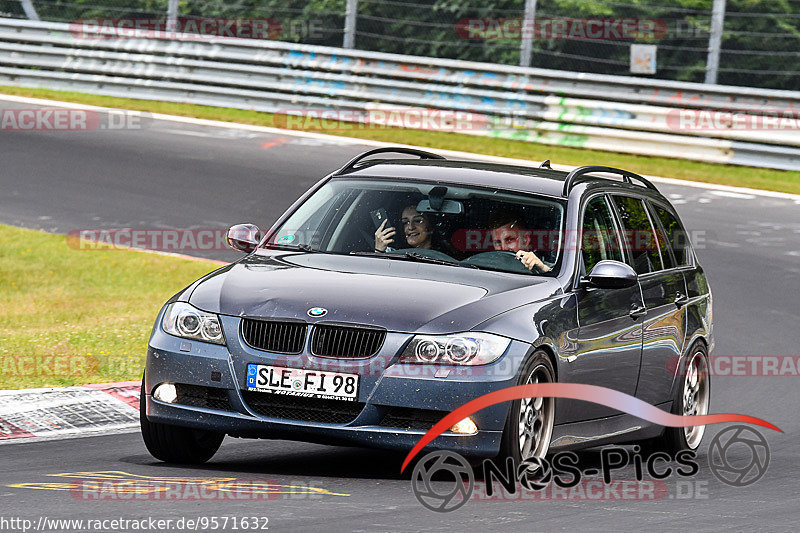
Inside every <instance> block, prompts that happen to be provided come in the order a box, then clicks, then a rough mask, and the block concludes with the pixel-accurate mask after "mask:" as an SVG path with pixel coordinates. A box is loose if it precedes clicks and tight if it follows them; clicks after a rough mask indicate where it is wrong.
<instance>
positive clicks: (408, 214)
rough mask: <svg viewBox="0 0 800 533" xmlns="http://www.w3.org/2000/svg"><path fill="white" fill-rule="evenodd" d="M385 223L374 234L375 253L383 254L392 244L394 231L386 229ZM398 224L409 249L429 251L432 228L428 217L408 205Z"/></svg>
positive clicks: (414, 206)
mask: <svg viewBox="0 0 800 533" xmlns="http://www.w3.org/2000/svg"><path fill="white" fill-rule="evenodd" d="M387 222H388V221H387V220H384V221H383V223H382V224H381V225H380V227H379V228H378V230H377V231H376V232H375V251H376V252H385V251H386V249H387V248H388V247H389V245H390V244H392V243H393V242H394V238H393V237H394V235H395V233H396V231H395V229H394V228H393V227H389V228H387V227H386V223H387ZM400 224H402V226H403V233H404V234H405V237H406V242H407V243H408V247H409V248H427V249H430V247H431V240H432V238H433V227H432V225H431V221H430V219H429V218H428V215H426V214H424V213H420V212H419V211H417V207H416V204H411V205H408V206H406V208H405V209H403V214H402V215H401V218H400Z"/></svg>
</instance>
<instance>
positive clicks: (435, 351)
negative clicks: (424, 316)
mask: <svg viewBox="0 0 800 533" xmlns="http://www.w3.org/2000/svg"><path fill="white" fill-rule="evenodd" d="M510 343H511V339H507V338H505V337H501V336H499V335H493V334H491V333H457V334H455V335H417V336H416V337H414V338H413V339H411V342H410V343H408V346H407V347H406V349H405V350H403V353H402V354H401V355H400V362H401V363H438V364H446V365H486V364H489V363H493V362H494V361H497V359H499V358H500V356H501V355H503V353H505V351H506V350H507V349H508V345H509V344H510Z"/></svg>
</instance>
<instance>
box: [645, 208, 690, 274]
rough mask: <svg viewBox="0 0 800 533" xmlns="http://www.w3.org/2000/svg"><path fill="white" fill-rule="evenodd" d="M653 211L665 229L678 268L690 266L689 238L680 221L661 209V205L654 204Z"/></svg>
mask: <svg viewBox="0 0 800 533" xmlns="http://www.w3.org/2000/svg"><path fill="white" fill-rule="evenodd" d="M652 205H653V211H655V213H656V217H657V218H658V220H659V221H660V222H661V227H662V228H664V232H665V233H666V240H667V241H668V242H669V245H670V247H671V248H672V253H673V255H674V256H675V262H676V263H677V264H678V266H682V265H688V264H689V257H690V254H689V238H688V236H687V235H686V232H685V231H684V230H683V227H681V225H680V223H679V222H678V220H677V219H676V218H675V217H674V216H672V213H670V212H669V211H667V210H666V209H664V208H663V207H661V206H660V205H656V204H652Z"/></svg>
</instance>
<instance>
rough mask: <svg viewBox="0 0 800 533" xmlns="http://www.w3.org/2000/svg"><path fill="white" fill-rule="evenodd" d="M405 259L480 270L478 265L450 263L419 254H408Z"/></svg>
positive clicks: (454, 261)
mask: <svg viewBox="0 0 800 533" xmlns="http://www.w3.org/2000/svg"><path fill="white" fill-rule="evenodd" d="M403 255H405V257H409V258H411V259H413V260H414V261H420V262H422V263H433V264H434V265H450V266H457V267H465V268H478V266H477V265H471V264H469V263H462V262H460V261H456V260H453V261H448V260H446V259H436V258H435V257H428V256H427V255H422V254H420V253H417V252H406V253H405V254H403Z"/></svg>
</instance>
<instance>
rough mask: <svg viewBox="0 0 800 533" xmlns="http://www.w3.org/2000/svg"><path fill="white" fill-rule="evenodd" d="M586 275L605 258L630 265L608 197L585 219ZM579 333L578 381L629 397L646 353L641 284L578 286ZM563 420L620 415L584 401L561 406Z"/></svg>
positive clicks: (573, 375)
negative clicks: (638, 311)
mask: <svg viewBox="0 0 800 533" xmlns="http://www.w3.org/2000/svg"><path fill="white" fill-rule="evenodd" d="M579 227H580V228H581V240H580V243H581V254H580V257H579V261H580V262H581V265H580V266H579V268H580V276H581V277H582V276H583V275H585V274H586V273H588V272H590V271H591V269H592V268H593V267H594V266H595V265H596V264H597V263H598V262H599V261H601V260H604V259H612V260H617V261H622V262H624V261H625V254H624V251H623V249H622V242H621V240H620V234H619V230H618V227H617V224H616V222H615V220H614V216H613V210H612V208H611V205H610V203H609V201H608V199H607V198H606V196H605V195H599V196H595V197H594V198H590V199H589V200H588V201H587V203H586V205H585V207H584V210H583V214H582V216H581V219H580V226H579ZM575 294H576V300H577V307H578V330H577V339H576V351H575V355H572V356H570V357H569V363H568V364H569V377H568V378H566V379H568V380H569V381H570V382H573V383H585V384H591V385H599V386H602V387H608V388H611V389H614V390H618V391H620V392H624V393H626V394H630V395H633V394H634V393H635V392H636V381H637V377H638V375H639V365H640V360H641V352H642V320H641V319H640V318H638V317H636V316H634V317H631V310H632V309H634V310H635V309H641V308H642V307H643V304H642V296H641V292H640V290H639V286H638V285H634V286H632V287H627V288H622V289H600V288H597V287H588V286H580V287H578V288H576V292H575ZM559 412H560V417H561V416H563V421H564V422H568V421H576V420H591V419H595V418H602V417H607V416H611V415H613V414H616V413H618V411H615V410H613V409H611V408H608V407H605V406H602V405H597V404H590V403H585V402H574V401H572V402H567V401H565V402H562V403H559Z"/></svg>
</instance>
